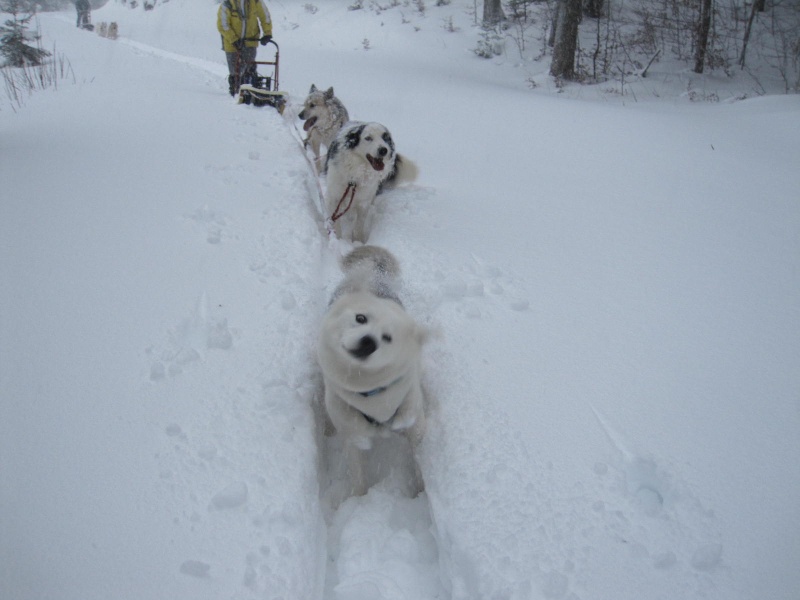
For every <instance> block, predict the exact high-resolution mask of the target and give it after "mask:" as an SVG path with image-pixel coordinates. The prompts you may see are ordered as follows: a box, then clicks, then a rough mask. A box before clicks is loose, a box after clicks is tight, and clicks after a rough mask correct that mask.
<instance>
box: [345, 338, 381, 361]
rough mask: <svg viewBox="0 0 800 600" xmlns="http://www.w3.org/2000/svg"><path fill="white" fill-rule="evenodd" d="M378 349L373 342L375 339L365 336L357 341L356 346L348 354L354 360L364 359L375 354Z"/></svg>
mask: <svg viewBox="0 0 800 600" xmlns="http://www.w3.org/2000/svg"><path fill="white" fill-rule="evenodd" d="M377 349H378V343H377V342H376V341H375V338H373V337H372V336H369V335H365V336H364V337H362V338H361V339H360V340H358V346H356V347H355V348H352V349H350V350H348V352H350V354H352V355H353V356H355V357H356V358H360V359H362V360H363V359H365V358H367V357H368V356H369V355H370V354H372V353H373V352H375V350H377Z"/></svg>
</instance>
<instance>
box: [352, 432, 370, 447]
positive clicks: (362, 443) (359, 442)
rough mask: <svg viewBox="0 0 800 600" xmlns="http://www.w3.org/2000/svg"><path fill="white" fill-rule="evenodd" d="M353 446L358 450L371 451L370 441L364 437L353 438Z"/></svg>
mask: <svg viewBox="0 0 800 600" xmlns="http://www.w3.org/2000/svg"><path fill="white" fill-rule="evenodd" d="M352 442H353V446H355V447H356V448H358V449H359V450H371V449H372V439H371V438H370V437H368V436H366V435H359V436H357V437H354V438H353V440H352Z"/></svg>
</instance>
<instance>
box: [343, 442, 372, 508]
mask: <svg viewBox="0 0 800 600" xmlns="http://www.w3.org/2000/svg"><path fill="white" fill-rule="evenodd" d="M346 453H347V472H348V475H349V477H350V486H351V491H352V495H353V496H363V495H364V494H366V493H367V489H368V488H367V478H366V475H365V473H364V456H363V451H362V450H361V448H359V447H358V446H356V445H355V444H352V443H348V444H347V449H346Z"/></svg>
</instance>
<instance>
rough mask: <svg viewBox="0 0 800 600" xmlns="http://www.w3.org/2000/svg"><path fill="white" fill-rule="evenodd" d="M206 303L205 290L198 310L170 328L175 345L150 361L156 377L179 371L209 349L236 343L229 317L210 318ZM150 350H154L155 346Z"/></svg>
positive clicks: (171, 343)
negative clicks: (229, 326)
mask: <svg viewBox="0 0 800 600" xmlns="http://www.w3.org/2000/svg"><path fill="white" fill-rule="evenodd" d="M206 304H207V301H206V296H205V294H203V296H202V297H201V298H200V301H199V302H198V305H197V309H196V310H195V314H194V315H192V316H191V317H189V318H187V319H184V320H183V321H182V322H181V323H180V324H178V325H177V326H176V327H175V328H174V329H173V330H172V331H170V336H169V337H170V346H171V348H170V349H168V350H165V351H163V352H161V354H160V356H159V357H158V359H156V360H154V361H153V362H152V364H151V365H150V379H151V380H152V381H160V380H162V379H166V378H167V377H174V376H176V375H179V374H180V373H182V372H183V369H184V368H185V367H186V366H187V365H190V364H191V363H194V362H197V361H200V360H202V359H203V357H204V356H205V353H206V351H207V350H209V349H217V350H228V349H230V348H231V347H232V346H233V334H232V333H231V331H230V329H229V328H228V320H227V319H214V318H210V317H209V316H208V309H207V306H206ZM147 352H148V354H152V353H153V350H152V348H151V349H148V351H147Z"/></svg>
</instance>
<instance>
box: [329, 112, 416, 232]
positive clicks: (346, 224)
mask: <svg viewBox="0 0 800 600" xmlns="http://www.w3.org/2000/svg"><path fill="white" fill-rule="evenodd" d="M325 172H326V173H327V178H326V182H327V190H326V193H325V205H326V209H327V212H328V214H327V215H326V217H327V218H328V219H330V220H331V221H332V222H333V230H334V232H335V233H336V235H337V236H338V237H340V238H346V239H350V240H352V241H355V242H366V241H367V238H368V237H369V228H370V223H369V217H370V214H369V211H370V208H371V207H372V203H373V201H374V200H375V196H376V195H377V194H379V193H380V192H381V191H382V190H383V189H385V188H386V187H388V186H392V187H393V186H396V185H398V184H400V183H406V182H411V181H414V180H415V179H416V178H417V167H416V165H415V164H414V163H413V162H411V161H410V160H408V159H406V158H405V157H402V156H400V155H399V154H397V153H396V151H395V147H394V140H392V136H391V134H390V133H389V130H388V129H386V127H385V126H383V125H381V124H380V123H363V122H359V121H353V122H350V123H347V124H346V125H345V126H344V127H342V128H341V129H340V130H339V133H338V134H337V135H336V137H335V138H334V140H333V142H331V145H330V146H329V148H328V155H327V158H326V161H325Z"/></svg>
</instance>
